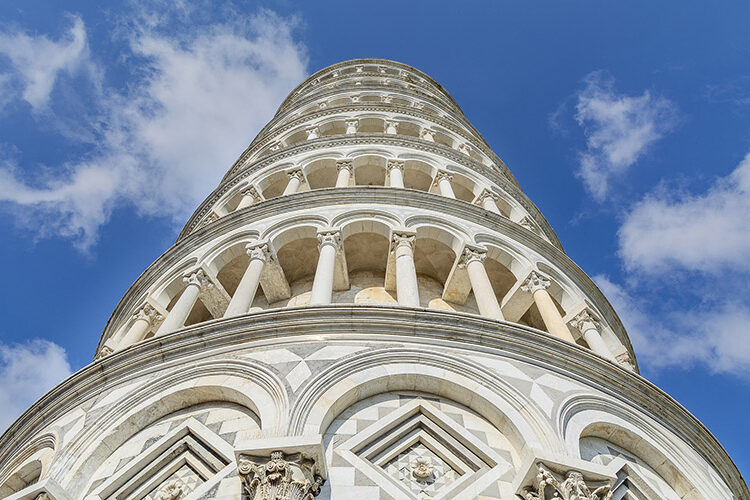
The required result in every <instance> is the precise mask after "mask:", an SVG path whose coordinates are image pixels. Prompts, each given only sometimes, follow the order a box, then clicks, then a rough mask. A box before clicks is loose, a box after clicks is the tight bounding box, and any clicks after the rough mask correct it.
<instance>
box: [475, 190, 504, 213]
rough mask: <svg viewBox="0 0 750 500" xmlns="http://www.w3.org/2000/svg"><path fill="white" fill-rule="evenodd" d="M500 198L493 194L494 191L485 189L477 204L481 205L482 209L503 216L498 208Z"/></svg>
mask: <svg viewBox="0 0 750 500" xmlns="http://www.w3.org/2000/svg"><path fill="white" fill-rule="evenodd" d="M498 198H499V196H498V195H496V194H495V193H493V192H492V191H490V190H488V189H485V190H484V191H482V193H481V194H480V195H479V196H478V197H477V201H476V203H477V204H478V205H480V206H481V207H482V208H484V209H485V210H487V211H489V212H493V213H496V214H498V215H502V214H501V213H500V209H499V208H497V200H498Z"/></svg>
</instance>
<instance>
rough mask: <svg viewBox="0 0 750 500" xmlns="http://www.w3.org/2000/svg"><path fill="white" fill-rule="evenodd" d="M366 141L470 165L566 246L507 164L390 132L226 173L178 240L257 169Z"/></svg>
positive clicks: (307, 146)
mask: <svg viewBox="0 0 750 500" xmlns="http://www.w3.org/2000/svg"><path fill="white" fill-rule="evenodd" d="M362 144H379V145H389V146H400V147H405V148H411V149H415V150H418V151H427V152H430V153H434V154H439V155H441V156H443V157H445V158H447V159H449V160H450V161H452V162H454V163H456V164H458V165H461V166H463V167H466V168H468V169H470V170H473V171H475V172H477V173H479V174H482V175H484V176H486V177H487V178H488V179H490V180H491V181H492V182H495V183H496V184H497V185H498V186H500V187H502V188H503V189H504V190H505V191H506V192H507V193H508V194H510V195H511V196H512V197H513V199H515V200H516V201H517V202H518V203H520V204H521V206H522V207H524V208H525V209H526V211H528V212H529V213H530V214H531V216H532V217H534V219H535V220H536V222H537V223H538V224H539V225H540V227H541V228H542V230H543V231H544V233H545V234H546V235H547V236H548V237H549V238H550V239H551V240H552V241H554V242H555V244H556V245H558V246H561V247H562V245H561V244H560V240H558V238H557V235H555V233H554V231H553V230H552V228H551V227H550V225H549V223H548V222H547V219H545V218H544V216H543V215H542V213H541V212H540V211H539V209H538V208H537V207H536V205H534V204H533V203H532V202H531V200H529V198H528V197H527V196H526V194H525V193H524V192H523V191H522V190H521V189H520V188H519V187H518V186H517V185H516V183H515V179H513V178H512V176H511V177H508V175H510V174H509V173H508V175H505V174H506V172H507V167H506V171H505V172H503V173H502V174H501V173H498V172H496V171H495V170H494V169H492V168H489V167H487V166H485V165H483V164H481V163H479V162H477V161H474V160H471V159H469V158H467V157H466V155H463V154H461V153H459V152H458V151H456V150H455V149H453V148H449V147H447V146H443V145H441V144H437V143H434V142H429V141H424V140H422V139H417V138H416V137H407V136H396V137H394V136H392V135H386V134H367V135H364V134H363V135H356V136H347V135H341V136H329V137H320V138H318V139H313V140H310V141H305V142H301V143H299V144H295V145H293V146H289V147H287V148H282V149H280V150H278V151H275V152H273V153H271V154H268V155H267V156H264V157H263V158H261V159H259V160H257V161H255V162H253V163H252V164H250V165H249V166H248V167H246V168H244V169H242V170H240V171H238V172H236V173H235V174H234V175H233V176H231V177H230V176H225V177H224V179H223V180H222V182H221V183H220V184H219V186H218V187H217V188H216V189H214V191H213V192H212V193H211V194H209V195H208V197H207V198H206V199H205V200H203V203H201V204H200V206H199V207H198V209H197V210H196V211H195V212H194V213H193V215H192V216H191V217H190V219H188V222H187V224H186V225H185V227H184V228H183V229H182V231H181V232H180V235H179V236H178V240H179V239H181V238H184V237H185V235H187V234H189V233H190V232H191V231H192V230H193V229H194V228H195V227H196V226H197V224H198V223H199V222H200V221H201V220H202V219H203V217H205V216H206V214H207V213H208V212H209V210H210V209H211V206H212V205H213V204H214V203H215V202H216V201H217V200H218V199H219V198H220V197H221V196H223V195H224V194H225V193H226V192H227V191H229V190H230V189H231V188H232V187H234V186H236V185H237V184H238V183H239V182H240V181H242V180H243V179H245V178H247V177H249V176H250V175H252V174H254V173H256V172H257V171H259V170H262V169H263V168H265V167H267V166H269V165H271V164H273V163H275V162H278V161H281V160H284V159H285V158H289V157H290V156H293V155H296V154H299V153H305V152H309V151H315V150H317V149H324V148H335V147H340V146H351V145H362Z"/></svg>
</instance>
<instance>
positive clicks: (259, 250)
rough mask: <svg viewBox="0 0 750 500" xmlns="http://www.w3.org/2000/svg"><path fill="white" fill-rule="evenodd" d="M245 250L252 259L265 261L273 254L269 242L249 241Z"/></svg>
mask: <svg viewBox="0 0 750 500" xmlns="http://www.w3.org/2000/svg"><path fill="white" fill-rule="evenodd" d="M245 251H246V252H247V254H248V255H249V256H250V260H262V261H263V262H265V261H267V260H268V258H269V257H270V256H271V249H270V248H268V244H267V243H248V244H247V245H246V246H245Z"/></svg>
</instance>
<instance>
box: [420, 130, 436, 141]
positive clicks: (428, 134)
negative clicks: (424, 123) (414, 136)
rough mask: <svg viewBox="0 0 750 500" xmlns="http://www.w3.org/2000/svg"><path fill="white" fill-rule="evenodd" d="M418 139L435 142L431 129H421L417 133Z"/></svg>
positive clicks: (433, 132)
mask: <svg viewBox="0 0 750 500" xmlns="http://www.w3.org/2000/svg"><path fill="white" fill-rule="evenodd" d="M419 138H420V139H424V140H425V141H434V140H435V131H434V130H432V129H431V128H423V129H422V131H421V132H420V133H419Z"/></svg>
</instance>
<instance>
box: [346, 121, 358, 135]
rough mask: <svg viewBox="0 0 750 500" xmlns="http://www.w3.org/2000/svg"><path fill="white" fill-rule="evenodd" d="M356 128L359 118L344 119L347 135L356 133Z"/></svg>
mask: <svg viewBox="0 0 750 500" xmlns="http://www.w3.org/2000/svg"><path fill="white" fill-rule="evenodd" d="M358 129H359V120H347V121H346V133H347V135H352V134H356V133H357V130H358Z"/></svg>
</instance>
